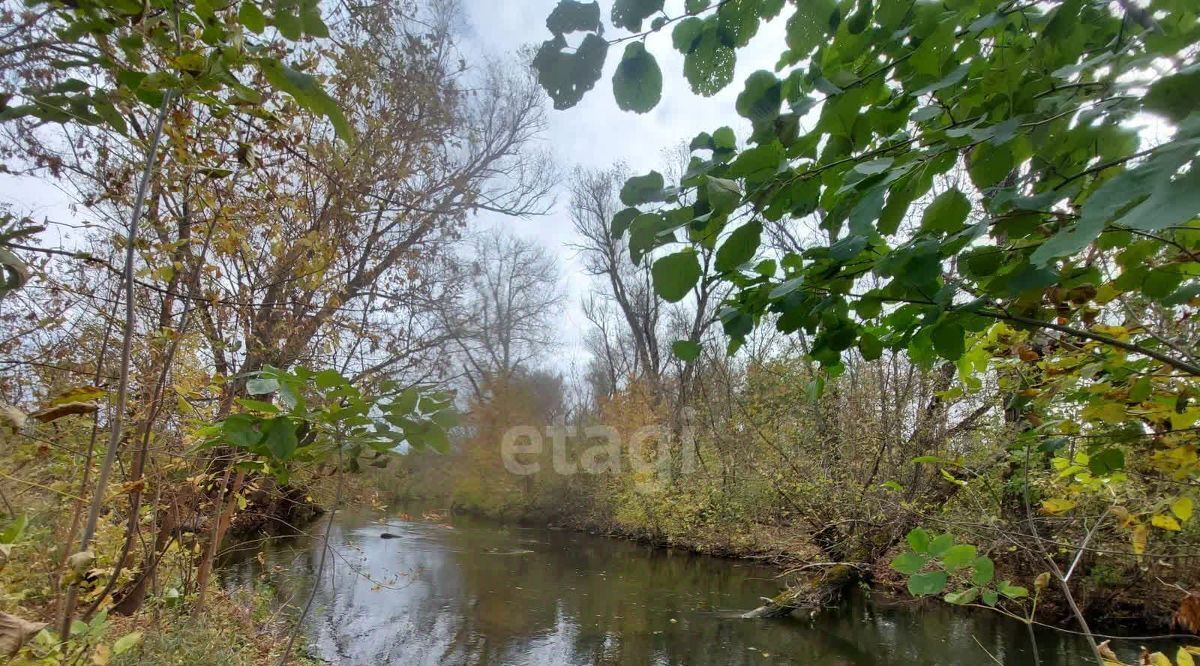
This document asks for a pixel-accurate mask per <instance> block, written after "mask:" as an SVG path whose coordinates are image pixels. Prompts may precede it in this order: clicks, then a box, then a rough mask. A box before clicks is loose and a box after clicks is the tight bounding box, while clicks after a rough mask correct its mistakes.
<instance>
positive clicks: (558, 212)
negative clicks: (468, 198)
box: [462, 0, 787, 370]
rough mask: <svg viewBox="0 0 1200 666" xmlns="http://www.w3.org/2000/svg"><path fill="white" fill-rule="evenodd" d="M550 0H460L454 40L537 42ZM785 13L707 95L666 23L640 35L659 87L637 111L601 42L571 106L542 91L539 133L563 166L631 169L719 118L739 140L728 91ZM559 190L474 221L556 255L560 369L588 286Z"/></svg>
mask: <svg viewBox="0 0 1200 666" xmlns="http://www.w3.org/2000/svg"><path fill="white" fill-rule="evenodd" d="M556 4H557V0H500V1H495V0H464V10H465V13H466V23H467V25H465V26H464V27H463V32H464V34H463V37H462V42H463V45H462V47H463V50H464V51H465V52H466V53H468V54H469V55H471V56H474V57H475V58H478V57H485V58H486V57H489V56H499V55H505V54H512V53H514V52H516V51H517V50H518V49H520V48H521V47H522V46H526V45H531V44H539V43H541V42H542V41H543V40H545V39H548V38H549V37H550V32H549V31H548V30H547V29H546V16H547V15H549V13H550V11H551V10H552V9H553V8H554V6H555V5H556ZM611 6H612V0H600V7H601V18H602V20H603V21H604V23H605V24H606V25H610V24H609V17H608V11H609V9H610V8H611ZM666 12H667V13H668V14H669V15H671V16H677V15H679V14H682V13H683V2H682V0H676V1H672V0H668V2H667V3H666ZM786 14H787V12H784V15H783V16H780V17H776V18H775V20H773V21H772V22H771V23H769V24H765V25H763V26H761V27H760V28H759V32H758V35H757V36H756V37H755V39H754V40H753V41H752V42H751V43H750V45H749V46H748V47H746V48H745V49H741V50H739V51H738V61H737V69H736V71H735V74H734V79H733V83H732V84H730V85H729V87H728V88H726V89H725V90H723V91H721V93H720V94H718V95H716V96H715V97H711V98H705V97H700V96H699V95H695V94H693V93H692V91H691V89H690V88H689V87H688V84H687V81H686V80H685V79H684V78H683V56H682V55H680V54H679V52H677V51H675V49H674V48H673V47H672V45H671V35H670V30H671V27H673V26H667V27H666V28H665V29H664V30H663V31H662V32H661V33H658V34H655V35H652V36H650V37H649V39H648V40H647V48H648V50H649V51H650V52H651V53H653V54H654V56H655V57H656V58H657V59H658V63H659V67H661V69H662V71H663V91H662V101H660V102H659V104H658V106H657V107H655V108H654V110H653V111H651V112H650V113H646V114H636V113H630V112H626V111H622V110H620V109H619V108H617V105H616V102H614V101H613V96H612V84H611V79H612V73H613V70H615V69H616V66H617V63H618V62H619V61H620V59H621V52H622V50H623V45H618V46H616V47H613V48H612V49H610V51H609V53H608V57H607V59H606V60H605V64H604V75H603V76H602V77H601V79H600V81H598V82H597V83H596V87H595V88H593V89H592V90H591V91H590V92H589V93H588V94H587V95H586V96H584V99H583V101H582V102H580V103H579V104H578V105H577V106H575V107H574V108H572V109H568V110H566V111H555V110H553V109H552V108H551V106H550V101H549V98H547V100H546V106H547V108H548V109H550V110H549V120H550V123H549V129H548V131H547V132H546V136H545V141H546V142H547V145H548V147H549V148H550V150H551V151H552V152H553V154H554V155H555V157H556V159H557V160H558V162H559V166H560V167H561V169H562V171H563V174H564V176H566V175H567V174H568V173H569V172H570V170H571V168H573V167H574V166H575V165H577V164H578V165H583V166H585V167H594V168H605V167H608V166H611V165H612V164H614V163H616V162H624V163H625V164H627V165H628V166H629V168H630V170H631V171H632V172H634V173H644V172H647V171H649V170H651V169H659V170H660V171H661V168H662V166H661V165H662V162H663V160H662V157H661V153H662V151H663V150H664V149H667V148H670V147H671V146H674V145H675V144H677V143H679V142H680V141H690V140H691V138H692V137H694V136H695V135H696V134H698V133H700V132H703V131H708V132H711V131H712V130H714V129H716V128H718V127H721V126H722V125H730V126H732V127H733V128H734V130H736V131H737V133H738V138H739V140H744V139H745V137H746V135H747V134H748V133H749V131H750V125H749V123H748V122H746V123H739V122H736V121H739V120H741V119H740V118H738V116H737V114H736V113H735V111H734V100H735V99H736V98H737V94H738V93H739V92H740V91H741V88H742V82H743V81H744V80H745V79H746V77H747V76H749V75H750V73H751V72H753V71H755V70H759V69H768V70H769V69H773V66H774V64H775V60H776V59H777V58H778V57H779V53H780V52H781V51H782V50H783V40H784V31H783V25H784V21H785V20H786V18H787V16H786ZM609 30H610V32H609V34H608V35H607V36H609V37H610V38H611V37H612V36H614V35H617V36H619V35H620V34H623V33H620V32H619V31H615V30H614V29H612V28H611V27H610V28H609ZM578 40H579V35H576V36H575V37H570V36H569V37H568V41H570V43H572V44H575V43H578ZM567 198H568V197H567V194H566V192H565V183H564V186H563V187H560V192H559V195H558V197H557V201H556V203H555V207H554V209H553V210H552V211H551V212H550V214H549V215H546V216H543V217H538V218H533V219H528V220H520V219H512V218H504V217H501V216H498V215H489V216H486V217H481V218H480V219H479V220H478V224H479V225H480V227H481V228H484V229H487V228H491V227H494V226H504V227H506V228H508V229H511V230H513V231H514V232H515V233H517V234H519V235H521V236H524V237H527V238H533V239H536V240H537V241H538V242H539V243H541V244H542V245H544V246H545V247H547V248H549V249H550V250H552V251H553V252H555V253H556V254H558V256H559V257H561V259H562V266H563V272H564V274H565V278H566V280H567V289H568V294H569V298H570V300H571V303H570V305H569V307H568V309H567V312H566V315H565V316H566V321H565V322H563V326H562V327H561V331H562V335H563V344H564V351H565V352H566V353H564V354H563V355H562V356H561V357H559V359H558V362H557V363H555V364H554V365H556V366H558V367H560V368H562V369H564V370H565V369H567V366H569V365H570V363H571V362H572V361H575V362H583V361H585V360H586V358H587V354H586V352H584V351H583V349H582V344H581V338H582V335H583V333H584V332H585V330H586V326H587V325H588V324H587V321H586V320H585V319H584V318H583V314H582V312H581V309H580V306H579V302H580V298H581V297H582V296H583V295H584V294H585V293H586V291H587V289H588V286H589V280H588V277H587V276H586V275H585V274H583V272H582V271H581V267H580V262H579V261H578V260H577V259H576V257H575V256H574V253H573V252H572V250H571V249H570V248H569V247H568V245H569V244H571V243H572V242H573V239H574V235H575V234H574V230H573V229H572V228H571V221H570V218H569V217H568V216H567V212H566V203H567Z"/></svg>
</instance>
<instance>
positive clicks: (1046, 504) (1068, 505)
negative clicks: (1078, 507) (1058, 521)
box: [1042, 497, 1075, 515]
mask: <svg viewBox="0 0 1200 666" xmlns="http://www.w3.org/2000/svg"><path fill="white" fill-rule="evenodd" d="M1074 508H1075V502H1073V501H1071V500H1069V499H1064V498H1062V497H1052V498H1050V499H1048V500H1045V501H1043V502H1042V512H1043V513H1049V514H1052V515H1053V514H1058V513H1062V512H1064V511H1070V510H1071V509H1074Z"/></svg>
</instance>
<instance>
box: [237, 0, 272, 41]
mask: <svg viewBox="0 0 1200 666" xmlns="http://www.w3.org/2000/svg"><path fill="white" fill-rule="evenodd" d="M238 21H239V22H240V23H241V24H242V25H244V26H246V29H247V30H249V31H250V32H253V33H254V34H256V35H261V34H262V33H263V31H264V30H266V29H267V17H265V16H263V13H262V10H261V9H259V8H258V3H257V2H255V1H254V0H243V2H242V4H241V6H240V7H238Z"/></svg>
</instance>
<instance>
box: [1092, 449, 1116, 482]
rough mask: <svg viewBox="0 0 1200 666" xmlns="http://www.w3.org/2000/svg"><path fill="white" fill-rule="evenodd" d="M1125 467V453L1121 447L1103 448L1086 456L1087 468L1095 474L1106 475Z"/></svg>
mask: <svg viewBox="0 0 1200 666" xmlns="http://www.w3.org/2000/svg"><path fill="white" fill-rule="evenodd" d="M1123 469H1125V454H1124V453H1123V452H1122V451H1121V449H1111V448H1110V449H1104V450H1101V451H1097V452H1096V453H1093V454H1092V455H1091V456H1090V457H1089V458H1088V470H1089V471H1090V472H1091V473H1092V474H1095V475H1096V476H1107V475H1109V474H1112V473H1113V472H1119V471H1121V470H1123Z"/></svg>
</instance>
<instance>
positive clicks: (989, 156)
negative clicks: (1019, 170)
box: [967, 142, 1013, 190]
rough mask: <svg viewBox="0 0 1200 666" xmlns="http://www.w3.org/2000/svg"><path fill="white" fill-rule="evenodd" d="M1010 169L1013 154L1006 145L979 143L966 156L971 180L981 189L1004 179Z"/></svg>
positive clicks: (1011, 167) (1011, 168)
mask: <svg viewBox="0 0 1200 666" xmlns="http://www.w3.org/2000/svg"><path fill="white" fill-rule="evenodd" d="M1012 170H1013V154H1012V150H1011V149H1010V148H1009V147H1008V146H1007V145H1003V146H996V145H993V144H991V143H986V142H985V143H981V144H979V145H978V146H975V149H974V150H972V151H971V154H970V155H969V156H968V158H967V172H968V173H970V174H971V182H973V183H975V187H978V188H979V189H981V190H985V189H987V188H990V187H992V186H993V185H996V184H997V183H999V182H1000V181H1002V180H1004V179H1005V178H1007V177H1008V174H1009V173H1011V172H1012Z"/></svg>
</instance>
